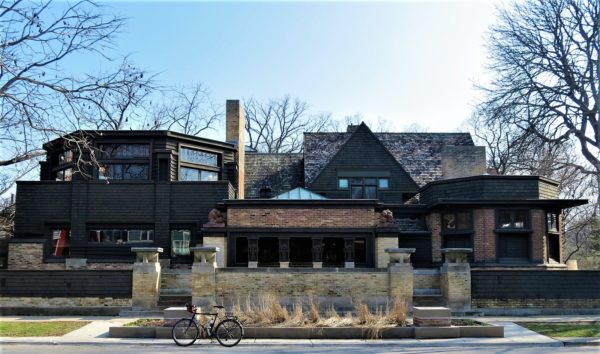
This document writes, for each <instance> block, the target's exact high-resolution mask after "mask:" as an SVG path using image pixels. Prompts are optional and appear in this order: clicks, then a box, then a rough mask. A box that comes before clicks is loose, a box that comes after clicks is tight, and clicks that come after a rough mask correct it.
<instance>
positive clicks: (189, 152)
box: [179, 147, 220, 182]
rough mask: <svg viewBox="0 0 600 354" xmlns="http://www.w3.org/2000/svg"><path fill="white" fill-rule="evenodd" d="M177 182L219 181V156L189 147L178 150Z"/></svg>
mask: <svg viewBox="0 0 600 354" xmlns="http://www.w3.org/2000/svg"><path fill="white" fill-rule="evenodd" d="M179 163H180V167H179V180H180V181H190V182H197V181H201V182H207V181H218V180H219V172H220V169H219V155H218V154H215V153H212V152H208V151H202V150H196V149H192V148H189V147H181V149H180V150H179Z"/></svg>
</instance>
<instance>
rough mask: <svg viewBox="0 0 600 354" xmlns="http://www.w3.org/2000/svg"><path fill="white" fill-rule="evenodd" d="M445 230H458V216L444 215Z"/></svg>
mask: <svg viewBox="0 0 600 354" xmlns="http://www.w3.org/2000/svg"><path fill="white" fill-rule="evenodd" d="M443 226H444V229H445V230H456V214H444V225H443Z"/></svg>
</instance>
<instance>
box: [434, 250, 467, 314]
mask: <svg viewBox="0 0 600 354" xmlns="http://www.w3.org/2000/svg"><path fill="white" fill-rule="evenodd" d="M471 252H472V249H470V248H445V249H442V253H444V254H445V261H444V264H443V265H442V267H441V268H440V285H441V290H442V295H443V296H444V299H445V300H446V304H447V305H448V307H449V308H450V309H451V310H452V311H454V312H465V311H468V310H470V309H471V266H470V265H469V260H468V254H469V253H471Z"/></svg>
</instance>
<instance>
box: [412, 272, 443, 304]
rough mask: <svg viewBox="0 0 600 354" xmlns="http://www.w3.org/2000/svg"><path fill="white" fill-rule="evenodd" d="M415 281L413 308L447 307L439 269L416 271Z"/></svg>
mask: <svg viewBox="0 0 600 354" xmlns="http://www.w3.org/2000/svg"><path fill="white" fill-rule="evenodd" d="M413 274H414V279H413V282H414V283H413V306H445V305H446V301H445V300H444V297H443V296H442V291H441V290H440V270H439V269H415V270H414V272H413Z"/></svg>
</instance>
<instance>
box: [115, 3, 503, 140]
mask: <svg viewBox="0 0 600 354" xmlns="http://www.w3.org/2000/svg"><path fill="white" fill-rule="evenodd" d="M105 3H107V5H108V6H109V7H110V11H111V12H115V13H117V14H120V15H122V16H126V17H128V18H129V20H128V22H127V25H126V27H125V28H124V29H123V31H122V33H121V34H120V35H119V36H118V38H117V42H116V46H117V50H118V51H119V52H121V53H123V54H130V55H131V59H132V60H133V61H134V62H135V63H137V64H139V65H141V66H143V67H145V68H146V69H148V70H150V71H153V72H158V73H159V76H158V78H159V80H160V83H161V84H163V85H175V86H185V85H193V84H195V83H197V82H201V83H203V84H205V85H206V86H208V87H209V88H210V90H211V92H212V95H213V97H214V99H215V100H216V101H217V102H223V104H224V101H225V99H227V98H240V99H243V98H247V97H251V96H254V97H257V98H269V97H278V96H282V95H284V94H290V95H292V96H298V97H300V98H302V99H303V100H305V101H307V102H308V103H309V104H310V105H311V107H312V111H316V112H319V111H326V112H331V113H332V114H333V116H334V117H336V118H342V117H344V116H345V115H352V114H355V113H361V114H362V115H363V116H364V117H365V118H366V119H377V118H378V117H381V118H384V119H386V120H388V121H390V122H391V123H392V126H393V127H394V128H395V130H401V129H402V128H403V127H406V126H408V125H410V124H411V123H418V124H419V125H421V126H424V127H426V128H427V129H429V130H430V131H455V130H457V129H458V127H459V126H460V125H461V123H462V122H463V121H464V120H465V119H466V118H468V117H469V115H470V113H471V110H472V105H473V103H474V102H475V100H476V98H477V96H478V95H480V93H478V91H477V90H476V89H475V88H474V84H475V83H477V82H482V81H485V77H486V76H485V70H484V68H485V63H486V51H485V48H484V46H483V43H484V37H485V31H486V30H487V28H488V27H489V25H490V24H492V23H493V21H494V20H495V7H494V3H493V2H492V1H468V2H453V1H418V2H417V1H415V2H382V3H370V2H369V3H366V2H365V3H360V2H343V3H342V2H326V3H320V2H301V3H297V2H295V3H290V2H259V3H251V2H243V3H233V2H221V3H213V2H195V1H186V2H159V1H130V2H116V1H105Z"/></svg>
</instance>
